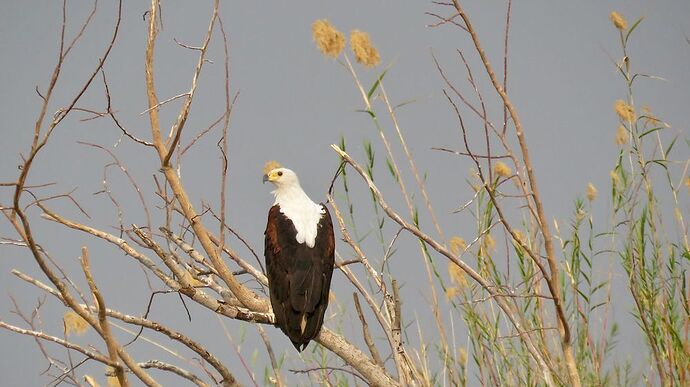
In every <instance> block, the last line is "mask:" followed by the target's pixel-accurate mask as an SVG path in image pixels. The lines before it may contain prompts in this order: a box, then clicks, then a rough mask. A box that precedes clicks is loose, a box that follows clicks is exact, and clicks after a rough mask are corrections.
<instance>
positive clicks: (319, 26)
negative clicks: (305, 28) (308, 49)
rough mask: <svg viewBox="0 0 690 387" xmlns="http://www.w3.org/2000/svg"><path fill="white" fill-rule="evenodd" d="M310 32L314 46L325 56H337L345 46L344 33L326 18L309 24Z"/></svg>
mask: <svg viewBox="0 0 690 387" xmlns="http://www.w3.org/2000/svg"><path fill="white" fill-rule="evenodd" d="M311 34H312V36H313V38H314V41H315V42H316V46H317V47H318V48H319V50H321V53H323V54H324V55H325V56H327V57H330V58H334V59H335V58H337V57H338V55H340V52H341V51H343V48H344V47H345V35H344V34H343V33H342V32H340V31H338V30H336V29H335V27H333V25H332V24H331V23H330V22H329V21H328V20H326V19H321V20H317V21H315V22H314V23H313V24H312V25H311Z"/></svg>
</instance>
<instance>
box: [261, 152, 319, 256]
mask: <svg viewBox="0 0 690 387" xmlns="http://www.w3.org/2000/svg"><path fill="white" fill-rule="evenodd" d="M276 164H277V163H276ZM264 172H265V174H264V183H265V182H267V181H270V182H271V183H272V184H273V185H274V186H275V187H276V189H275V190H274V191H273V195H274V196H275V198H276V199H275V202H274V203H273V204H274V205H278V206H280V212H281V213H283V215H285V216H286V217H287V218H288V219H290V220H291V221H292V223H293V225H294V226H295V229H296V230H297V235H296V238H297V242H299V243H305V242H306V243H307V246H309V247H314V243H315V240H316V233H317V229H318V227H317V226H318V223H319V220H320V219H321V216H322V215H323V214H324V213H325V210H324V209H323V207H321V205H319V204H316V203H314V202H313V201H312V200H311V199H309V197H308V196H307V194H306V193H305V192H304V190H303V189H302V187H301V186H300V184H299V179H298V178H297V174H296V173H295V172H293V171H292V170H290V169H287V168H283V167H281V166H280V165H277V166H274V167H269V165H268V164H267V168H266V170H264Z"/></svg>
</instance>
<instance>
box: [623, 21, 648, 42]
mask: <svg viewBox="0 0 690 387" xmlns="http://www.w3.org/2000/svg"><path fill="white" fill-rule="evenodd" d="M642 19H644V16H642V17H641V18H639V19H637V21H636V22H635V23H633V25H632V27H630V29H629V30H628V33H627V34H625V39H624V41H625V44H627V43H628V38H629V37H630V34H632V32H633V31H635V28H637V26H638V25H640V22H642Z"/></svg>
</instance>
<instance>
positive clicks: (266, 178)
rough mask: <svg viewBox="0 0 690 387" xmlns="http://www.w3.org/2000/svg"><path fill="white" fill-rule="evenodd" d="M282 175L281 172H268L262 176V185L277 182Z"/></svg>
mask: <svg viewBox="0 0 690 387" xmlns="http://www.w3.org/2000/svg"><path fill="white" fill-rule="evenodd" d="M282 174H283V173H282V172H276V171H270V172H268V173H267V174H265V175H264V183H266V182H267V181H270V182H274V181H276V180H278V178H279V177H280V175H282Z"/></svg>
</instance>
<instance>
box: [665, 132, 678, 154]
mask: <svg viewBox="0 0 690 387" xmlns="http://www.w3.org/2000/svg"><path fill="white" fill-rule="evenodd" d="M676 140H678V136H675V137H673V140H671V143H670V144H668V148H666V157H668V155H669V153H671V149H673V146H674V145H675V144H676Z"/></svg>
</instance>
